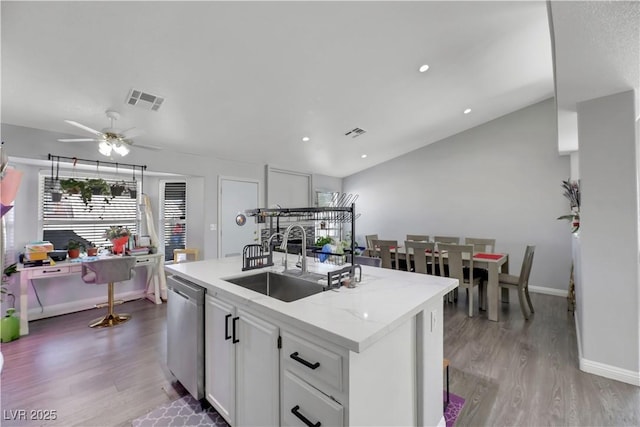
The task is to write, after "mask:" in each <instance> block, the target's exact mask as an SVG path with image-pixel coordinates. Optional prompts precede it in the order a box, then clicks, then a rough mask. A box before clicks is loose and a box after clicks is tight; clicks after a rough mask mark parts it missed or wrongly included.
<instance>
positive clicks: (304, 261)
mask: <svg viewBox="0 0 640 427" xmlns="http://www.w3.org/2000/svg"><path fill="white" fill-rule="evenodd" d="M294 227H298V228H300V231H302V274H305V273H306V272H307V233H306V232H305V231H304V227H303V226H301V225H300V224H291V225H290V226H289V227H287V229H286V231H285V232H284V236H283V237H282V244H281V245H280V249H282V250H283V251H284V270H285V271H286V270H287V257H288V255H289V252H288V251H287V244H288V243H289V235H290V234H291V230H292V229H293V228H294Z"/></svg>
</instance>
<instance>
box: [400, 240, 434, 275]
mask: <svg viewBox="0 0 640 427" xmlns="http://www.w3.org/2000/svg"><path fill="white" fill-rule="evenodd" d="M404 249H405V254H406V258H407V271H414V272H415V273H422V274H434V273H433V272H434V271H435V266H436V261H435V260H436V259H435V249H436V244H435V243H434V242H414V241H411V240H405V242H404ZM411 250H413V270H412V269H411V265H412V263H410V262H409V261H410V256H409V254H410V252H411Z"/></svg>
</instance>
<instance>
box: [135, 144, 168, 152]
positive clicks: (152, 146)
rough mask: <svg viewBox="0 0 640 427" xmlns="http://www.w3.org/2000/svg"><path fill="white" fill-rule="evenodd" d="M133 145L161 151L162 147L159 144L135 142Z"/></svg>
mask: <svg viewBox="0 0 640 427" xmlns="http://www.w3.org/2000/svg"><path fill="white" fill-rule="evenodd" d="M132 145H133V146H134V147H136V148H143V149H145V150H153V151H161V150H162V147H158V146H157V145H142V144H138V143H136V144H133V143H132Z"/></svg>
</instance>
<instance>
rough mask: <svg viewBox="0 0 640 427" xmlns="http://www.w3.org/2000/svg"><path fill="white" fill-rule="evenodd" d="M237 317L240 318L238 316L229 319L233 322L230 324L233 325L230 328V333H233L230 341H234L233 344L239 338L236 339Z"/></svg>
mask: <svg viewBox="0 0 640 427" xmlns="http://www.w3.org/2000/svg"><path fill="white" fill-rule="evenodd" d="M238 319H240V318H239V317H234V318H233V320H232V321H231V322H232V323H233V325H232V326H233V327H232V328H231V329H232V333H233V339H232V340H231V342H232V343H234V344H235V343H237V342H240V340H238V339H236V325H237V323H236V320H238Z"/></svg>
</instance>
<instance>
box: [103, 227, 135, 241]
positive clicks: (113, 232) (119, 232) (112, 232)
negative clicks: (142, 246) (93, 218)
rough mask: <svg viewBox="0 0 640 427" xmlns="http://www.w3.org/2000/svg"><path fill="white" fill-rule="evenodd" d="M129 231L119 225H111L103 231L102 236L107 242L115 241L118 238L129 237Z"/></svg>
mask: <svg viewBox="0 0 640 427" xmlns="http://www.w3.org/2000/svg"><path fill="white" fill-rule="evenodd" d="M130 235H131V231H129V229H128V228H127V227H121V226H119V225H112V226H110V227H109V228H107V229H106V230H105V231H104V234H103V235H102V236H103V237H105V238H106V239H108V240H113V239H117V238H119V237H129V236H130Z"/></svg>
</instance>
